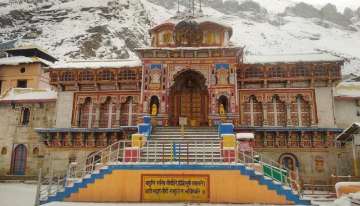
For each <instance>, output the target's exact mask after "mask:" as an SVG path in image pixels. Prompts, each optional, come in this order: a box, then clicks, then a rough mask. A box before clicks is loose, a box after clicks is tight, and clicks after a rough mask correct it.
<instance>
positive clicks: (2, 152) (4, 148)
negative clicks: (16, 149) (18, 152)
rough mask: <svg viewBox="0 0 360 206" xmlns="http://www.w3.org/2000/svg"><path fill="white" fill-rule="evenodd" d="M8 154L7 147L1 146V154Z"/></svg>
mask: <svg viewBox="0 0 360 206" xmlns="http://www.w3.org/2000/svg"><path fill="white" fill-rule="evenodd" d="M6 154H7V149H6V147H3V148H1V155H6Z"/></svg>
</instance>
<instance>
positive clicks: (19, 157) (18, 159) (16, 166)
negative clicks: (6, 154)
mask: <svg viewBox="0 0 360 206" xmlns="http://www.w3.org/2000/svg"><path fill="white" fill-rule="evenodd" d="M26 158H27V149H26V147H25V145H23V144H20V145H17V146H16V147H15V149H14V152H13V157H12V163H11V174H12V175H25V170H26Z"/></svg>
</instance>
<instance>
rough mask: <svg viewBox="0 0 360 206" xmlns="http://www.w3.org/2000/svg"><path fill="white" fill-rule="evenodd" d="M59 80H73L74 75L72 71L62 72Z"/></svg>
mask: <svg viewBox="0 0 360 206" xmlns="http://www.w3.org/2000/svg"><path fill="white" fill-rule="evenodd" d="M60 80H61V81H74V80H75V76H74V73H73V72H64V73H63V74H62V76H61V79H60Z"/></svg>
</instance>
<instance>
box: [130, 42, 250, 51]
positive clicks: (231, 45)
mask: <svg viewBox="0 0 360 206" xmlns="http://www.w3.org/2000/svg"><path fill="white" fill-rule="evenodd" d="M240 48H243V47H242V46H238V45H234V44H232V43H231V44H230V46H204V47H142V48H136V50H166V51H177V50H202V49H204V50H206V49H240Z"/></svg>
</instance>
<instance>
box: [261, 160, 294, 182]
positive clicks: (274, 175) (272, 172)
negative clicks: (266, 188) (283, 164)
mask: <svg viewBox="0 0 360 206" xmlns="http://www.w3.org/2000/svg"><path fill="white" fill-rule="evenodd" d="M262 170H263V173H264V175H265V176H266V177H270V178H271V179H273V180H276V181H278V182H281V183H288V179H289V178H288V176H289V175H288V172H287V171H286V170H283V169H280V168H276V167H273V166H270V165H266V164H263V165H262Z"/></svg>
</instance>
